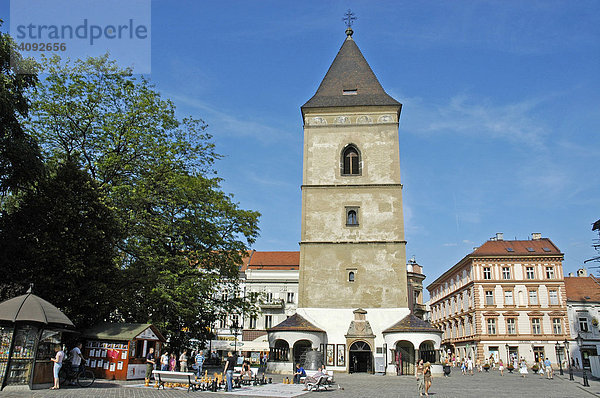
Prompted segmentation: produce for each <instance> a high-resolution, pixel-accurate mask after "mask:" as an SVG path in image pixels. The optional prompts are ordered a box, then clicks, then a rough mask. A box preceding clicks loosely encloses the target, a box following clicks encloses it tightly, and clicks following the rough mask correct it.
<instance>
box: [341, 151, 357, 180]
mask: <svg viewBox="0 0 600 398" xmlns="http://www.w3.org/2000/svg"><path fill="white" fill-rule="evenodd" d="M342 175H346V176H351V175H360V154H359V152H358V149H357V148H356V147H355V146H354V145H352V144H350V145H348V146H347V147H346V148H345V149H344V151H343V152H342Z"/></svg>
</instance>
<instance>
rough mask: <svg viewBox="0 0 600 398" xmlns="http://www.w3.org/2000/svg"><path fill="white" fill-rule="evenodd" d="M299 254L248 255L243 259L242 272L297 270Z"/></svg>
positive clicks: (260, 253)
mask: <svg viewBox="0 0 600 398" xmlns="http://www.w3.org/2000/svg"><path fill="white" fill-rule="evenodd" d="M299 268H300V252H257V251H253V252H250V253H249V257H247V258H245V259H244V265H243V266H242V271H245V270H247V269H270V270H298V269H299Z"/></svg>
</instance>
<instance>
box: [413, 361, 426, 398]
mask: <svg viewBox="0 0 600 398" xmlns="http://www.w3.org/2000/svg"><path fill="white" fill-rule="evenodd" d="M424 370H425V369H424V366H423V360H422V359H419V362H418V363H417V366H415V377H416V379H417V389H418V390H419V397H422V396H423V393H424V392H425V379H424V374H423V371H424Z"/></svg>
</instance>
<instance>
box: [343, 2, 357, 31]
mask: <svg viewBox="0 0 600 398" xmlns="http://www.w3.org/2000/svg"><path fill="white" fill-rule="evenodd" d="M357 19H358V18H356V15H355V14H354V13H353V12H352V10H351V9H349V8H348V11H346V13H345V14H344V18H342V21H344V22H345V23H346V35H347V36H352V34H353V33H354V31H353V30H352V24H353V23H354V21H356V20H357Z"/></svg>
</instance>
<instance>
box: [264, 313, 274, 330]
mask: <svg viewBox="0 0 600 398" xmlns="http://www.w3.org/2000/svg"><path fill="white" fill-rule="evenodd" d="M272 326H273V315H265V329H270V328H271V327H272Z"/></svg>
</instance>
